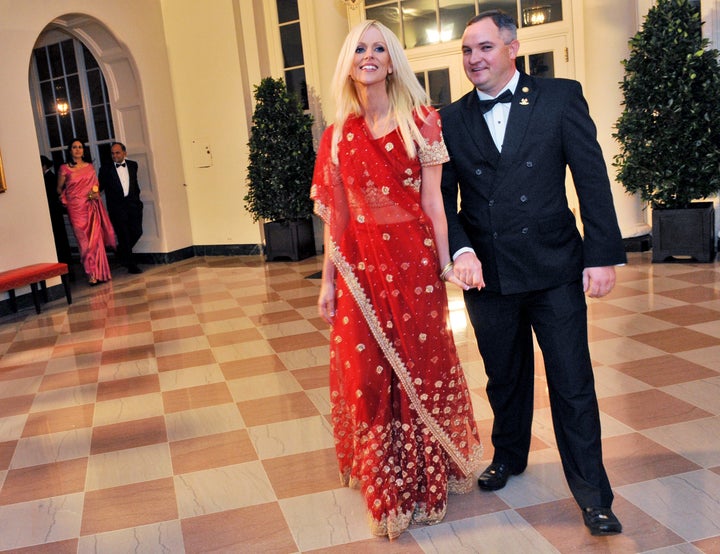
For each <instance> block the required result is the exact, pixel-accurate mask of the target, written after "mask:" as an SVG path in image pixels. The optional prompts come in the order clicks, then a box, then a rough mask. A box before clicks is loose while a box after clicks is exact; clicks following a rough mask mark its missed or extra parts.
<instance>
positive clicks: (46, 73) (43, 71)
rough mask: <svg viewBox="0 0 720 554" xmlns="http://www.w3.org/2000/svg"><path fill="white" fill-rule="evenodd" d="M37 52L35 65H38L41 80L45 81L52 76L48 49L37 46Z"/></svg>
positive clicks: (35, 52)
mask: <svg viewBox="0 0 720 554" xmlns="http://www.w3.org/2000/svg"><path fill="white" fill-rule="evenodd" d="M34 54H35V67H37V72H38V78H39V79H40V80H41V81H45V80H47V79H49V78H50V68H49V67H48V61H47V51H46V50H45V48H36V49H35V51H34Z"/></svg>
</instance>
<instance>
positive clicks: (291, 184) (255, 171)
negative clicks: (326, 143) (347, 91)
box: [244, 77, 315, 260]
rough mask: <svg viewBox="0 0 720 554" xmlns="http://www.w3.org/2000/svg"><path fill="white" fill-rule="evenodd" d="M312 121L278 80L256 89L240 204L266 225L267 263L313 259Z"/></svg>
mask: <svg viewBox="0 0 720 554" xmlns="http://www.w3.org/2000/svg"><path fill="white" fill-rule="evenodd" d="M312 121H313V120H312V117H311V116H310V115H308V114H306V113H304V112H303V109H302V106H301V105H300V102H299V100H298V98H297V97H296V96H295V95H293V94H291V93H290V92H289V91H288V90H287V87H286V86H285V82H284V81H283V80H282V79H273V78H270V77H267V78H265V79H263V80H262V81H260V84H259V85H257V86H256V87H255V111H254V113H253V117H252V129H251V130H250V141H249V142H248V147H249V150H250V162H249V164H248V174H247V182H248V193H247V194H246V195H245V197H244V200H245V209H247V210H248V211H249V212H250V214H252V217H253V221H259V220H263V222H264V223H263V228H264V231H265V255H266V258H267V259H268V260H276V259H280V258H290V259H291V260H301V259H303V258H307V257H309V256H314V255H315V236H314V233H313V223H312V217H311V216H312V209H313V204H312V201H311V200H310V187H311V184H312V183H311V181H312V174H313V167H314V165H315V151H314V148H313V136H312V129H311V128H312Z"/></svg>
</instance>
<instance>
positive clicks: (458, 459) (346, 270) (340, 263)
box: [330, 241, 479, 476]
mask: <svg viewBox="0 0 720 554" xmlns="http://www.w3.org/2000/svg"><path fill="white" fill-rule="evenodd" d="M330 246H331V252H330V255H331V257H332V260H333V263H334V264H335V266H336V267H337V269H338V271H339V272H340V274H341V275H342V276H343V278H344V279H345V282H346V283H347V285H348V287H349V289H350V292H351V293H352V295H353V298H355V301H356V302H357V304H358V306H359V308H360V311H361V312H362V313H363V316H364V317H365V321H367V324H368V327H369V328H370V331H371V332H372V334H373V336H374V337H375V340H376V341H377V343H378V345H380V348H381V349H382V351H383V353H384V354H385V357H386V358H387V359H388V361H389V362H390V365H392V367H393V370H394V371H395V374H396V375H397V376H398V379H399V380H400V382H401V383H402V385H403V387H404V388H405V391H406V392H407V395H408V398H409V399H410V403H411V404H412V405H413V406H414V407H415V410H416V411H417V413H418V415H419V416H420V418H421V419H422V421H423V423H424V424H425V425H426V426H427V428H428V429H430V431H431V432H432V433H433V434H434V435H435V437H436V438H437V440H438V441H439V442H440V444H442V445H443V446H444V448H445V451H446V452H447V453H448V454H449V455H450V457H452V459H453V460H454V461H455V464H456V465H457V466H458V468H459V469H460V471H462V472H463V473H464V474H465V475H468V476H469V475H470V474H471V473H472V472H473V471H474V470H475V469H476V467H475V466H476V463H477V462H479V453H478V452H477V449H475V451H473V453H472V454H473V455H472V456H471V459H466V458H465V457H464V456H463V455H462V454H461V453H460V452H459V450H458V449H457V448H455V445H454V444H453V441H452V440H451V439H450V437H449V436H448V434H447V433H446V432H445V430H444V429H443V428H442V427H441V426H440V424H438V422H437V421H435V419H434V418H433V417H432V415H430V413H429V412H428V411H427V410H426V409H425V406H423V404H422V402H421V401H420V398H419V396H418V394H417V391H416V390H415V388H414V387H413V386H412V377H411V376H410V374H409V372H408V370H407V367H406V366H405V363H404V362H403V361H402V359H400V355H399V354H398V353H397V351H396V350H395V348H394V347H393V345H392V344H391V343H390V341H389V340H388V338H387V337H386V336H385V332H384V331H383V329H382V325H381V324H380V322H379V321H378V318H377V314H376V313H375V310H374V308H373V307H372V305H371V304H370V301H369V299H368V298H367V296H366V295H365V292H364V291H363V290H362V287H361V286H360V283H359V282H358V280H357V278H356V277H355V274H354V273H353V272H352V269H351V267H350V264H349V263H348V262H347V260H345V258H344V257H343V255H342V253H341V252H340V249H339V248H338V246H337V244H335V242H334V241H333V242H331V245H330ZM468 402H469V399H468ZM476 458H477V459H476ZM474 462H475V463H474Z"/></svg>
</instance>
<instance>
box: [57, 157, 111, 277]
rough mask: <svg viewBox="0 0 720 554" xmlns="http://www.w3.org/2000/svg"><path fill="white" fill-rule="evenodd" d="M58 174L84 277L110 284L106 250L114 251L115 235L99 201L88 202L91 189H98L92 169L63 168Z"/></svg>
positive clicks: (89, 167)
mask: <svg viewBox="0 0 720 554" xmlns="http://www.w3.org/2000/svg"><path fill="white" fill-rule="evenodd" d="M60 173H61V174H62V175H64V176H65V189H64V190H63V194H62V198H61V200H62V202H63V204H65V206H66V207H67V211H68V217H69V218H70V223H71V224H72V228H73V231H74V233H75V238H76V239H77V243H78V248H79V249H80V261H81V262H82V264H83V268H84V269H85V273H87V275H88V277H89V278H95V279H97V280H98V281H109V280H110V279H112V274H111V273H110V263H109V262H108V257H107V252H106V251H105V247H106V246H108V247H110V248H115V231H114V230H113V226H112V223H110V217H109V216H108V213H107V210H106V209H105V205H104V204H103V203H102V201H101V200H100V199H99V198H97V199H96V200H90V199H89V198H88V194H90V191H91V190H92V189H93V187H98V186H99V185H98V178H97V174H96V173H95V168H94V167H93V165H92V164H87V165H86V166H83V167H81V168H78V169H71V168H70V167H68V166H67V165H66V164H63V165H61V166H60Z"/></svg>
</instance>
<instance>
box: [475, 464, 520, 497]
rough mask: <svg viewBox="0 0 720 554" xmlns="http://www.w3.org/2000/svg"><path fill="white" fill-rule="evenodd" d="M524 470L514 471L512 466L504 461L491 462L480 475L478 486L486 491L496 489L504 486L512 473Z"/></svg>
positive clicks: (516, 473) (515, 473)
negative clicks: (503, 462)
mask: <svg viewBox="0 0 720 554" xmlns="http://www.w3.org/2000/svg"><path fill="white" fill-rule="evenodd" d="M520 473H522V472H520V471H513V470H512V469H510V466H509V465H507V464H502V463H495V462H493V463H491V464H490V465H489V466H487V469H486V470H485V471H483V472H482V473H481V474H480V477H478V486H479V487H480V488H481V489H483V490H486V491H496V490H500V489H501V488H503V487H504V486H505V485H506V484H507V481H508V479H510V476H511V475H518V474H520Z"/></svg>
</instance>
